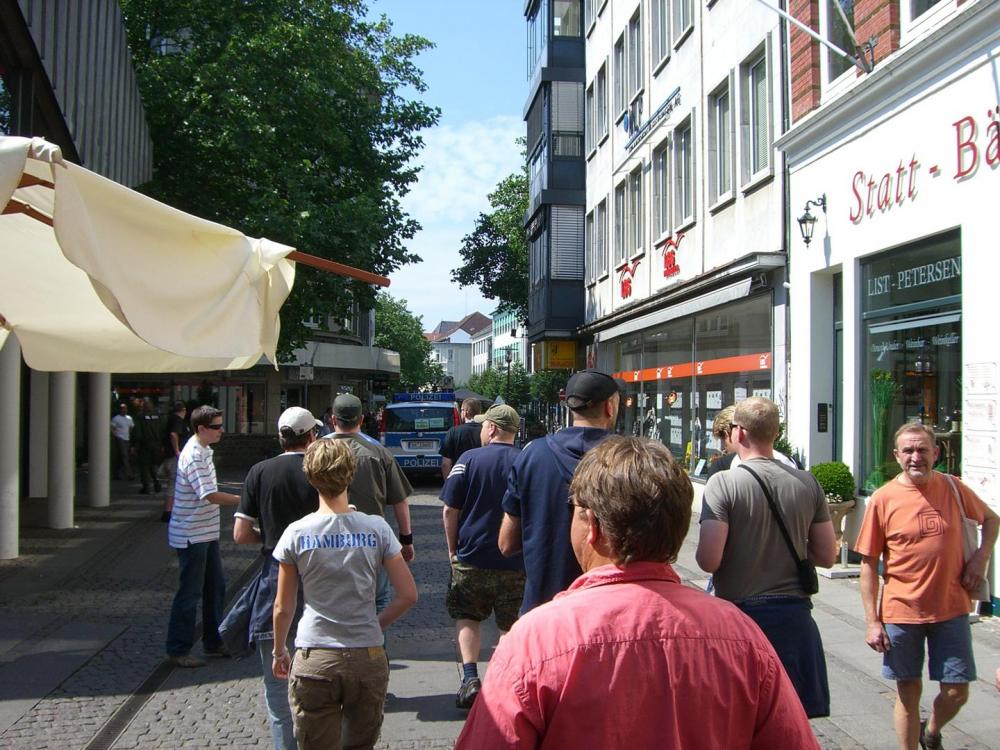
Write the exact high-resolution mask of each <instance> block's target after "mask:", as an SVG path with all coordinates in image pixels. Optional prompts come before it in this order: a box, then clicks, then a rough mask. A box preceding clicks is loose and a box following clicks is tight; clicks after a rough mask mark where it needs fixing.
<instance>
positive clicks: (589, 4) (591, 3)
mask: <svg viewBox="0 0 1000 750" xmlns="http://www.w3.org/2000/svg"><path fill="white" fill-rule="evenodd" d="M597 2H598V0H583V25H584V28H585V29H589V28H590V27H591V25H592V24H593V23H594V19H595V18H597Z"/></svg>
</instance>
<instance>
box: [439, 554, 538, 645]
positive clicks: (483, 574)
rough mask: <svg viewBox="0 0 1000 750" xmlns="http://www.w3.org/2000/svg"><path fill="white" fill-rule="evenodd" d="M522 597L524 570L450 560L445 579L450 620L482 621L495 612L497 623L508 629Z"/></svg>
mask: <svg viewBox="0 0 1000 750" xmlns="http://www.w3.org/2000/svg"><path fill="white" fill-rule="evenodd" d="M523 599H524V573H522V572H521V571H518V570H490V569H488V568H477V567H476V566H475V565H469V564H468V563H463V562H452V564H451V580H450V581H449V583H448V596H447V598H446V600H445V603H446V604H447V606H448V616H449V617H451V619H453V620H475V621H476V622H482V621H483V620H485V619H487V618H488V617H489V616H490V613H492V612H496V616H497V627H498V628H500V630H510V629H511V627H512V626H513V625H514V623H515V622H516V621H517V613H518V610H520V609H521V601H522V600H523Z"/></svg>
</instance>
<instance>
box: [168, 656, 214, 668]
mask: <svg viewBox="0 0 1000 750" xmlns="http://www.w3.org/2000/svg"><path fill="white" fill-rule="evenodd" d="M167 658H169V659H170V663H171V664H173V665H174V666H175V667H183V668H185V669H192V668H194V667H204V666H205V665H206V664H207V663H208V662H206V661H205V660H204V659H199V658H198V657H197V656H195V655H194V654H181V655H180V656H170V657H167Z"/></svg>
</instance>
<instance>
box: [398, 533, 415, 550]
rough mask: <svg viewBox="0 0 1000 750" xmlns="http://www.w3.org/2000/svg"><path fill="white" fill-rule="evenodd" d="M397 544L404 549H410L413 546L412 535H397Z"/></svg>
mask: <svg viewBox="0 0 1000 750" xmlns="http://www.w3.org/2000/svg"><path fill="white" fill-rule="evenodd" d="M399 543H400V544H402V545H403V546H404V547H407V546H409V547H412V546H413V534H400V535H399Z"/></svg>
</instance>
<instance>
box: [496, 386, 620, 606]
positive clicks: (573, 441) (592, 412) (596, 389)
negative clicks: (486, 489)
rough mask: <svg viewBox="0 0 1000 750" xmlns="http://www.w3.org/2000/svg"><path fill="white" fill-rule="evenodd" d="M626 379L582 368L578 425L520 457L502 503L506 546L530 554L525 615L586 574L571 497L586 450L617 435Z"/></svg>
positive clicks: (571, 397)
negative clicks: (574, 533)
mask: <svg viewBox="0 0 1000 750" xmlns="http://www.w3.org/2000/svg"><path fill="white" fill-rule="evenodd" d="M623 386H624V383H623V382H621V381H619V380H615V379H614V378H612V377H611V376H610V375H608V374H606V373H603V372H601V371H600V370H581V371H580V372H578V373H575V374H574V375H573V376H572V377H570V379H569V381H568V382H567V383H566V406H568V407H569V409H570V411H571V412H572V414H573V426H572V427H566V428H564V429H562V430H560V431H559V432H557V433H555V434H554V435H549V436H547V437H544V438H539V439H537V440H533V441H531V442H530V443H528V445H527V446H526V447H525V449H524V450H523V451H522V452H521V455H519V456H518V457H517V460H515V461H514V465H513V466H512V467H511V470H510V474H509V475H508V477H507V491H506V493H505V495H504V498H503V502H502V506H503V511H504V517H503V522H502V523H501V525H500V551H501V552H502V553H503V554H504V555H508V556H510V555H513V554H516V553H517V552H520V551H522V550H523V554H524V573H525V584H524V601H523V602H522V603H521V614H522V615H523V614H524V613H525V612H529V611H531V610H532V609H533V608H535V607H537V606H538V605H539V604H544V603H545V602H547V601H549V600H550V599H551V598H552V597H553V596H555V595H556V594H558V593H559V592H560V591H563V590H565V589H566V587H567V586H569V585H570V584H571V583H572V582H573V581H574V580H576V578H577V576H579V575H580V573H581V571H580V565H579V563H578V562H577V560H576V557H575V556H574V554H573V548H572V547H571V546H570V540H569V526H568V524H567V523H566V500H567V497H568V493H569V483H570V480H571V479H572V478H573V471H574V470H575V469H576V465H577V464H578V463H579V462H580V459H581V458H582V457H583V455H584V454H585V453H586V452H587V451H588V450H590V449H591V448H593V447H594V446H596V445H597V444H598V443H600V442H601V441H602V440H605V439H606V438H607V437H608V436H609V435H611V430H612V428H613V427H614V424H615V421H616V420H617V418H618V405H619V402H620V401H621V393H620V389H621V388H622V387H623Z"/></svg>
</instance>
